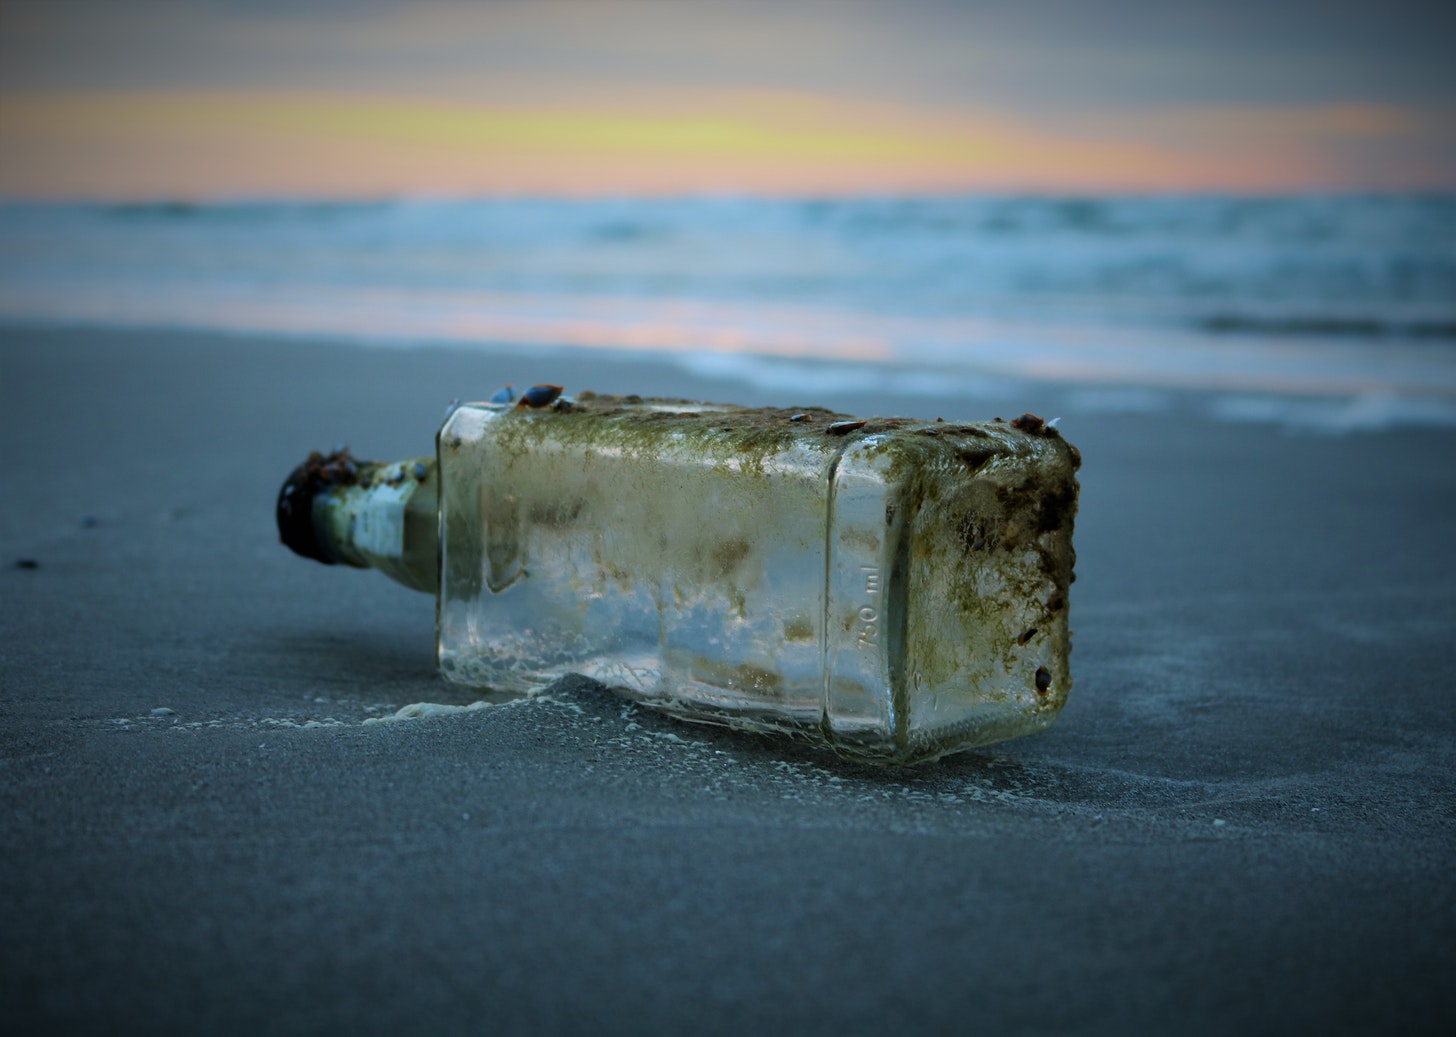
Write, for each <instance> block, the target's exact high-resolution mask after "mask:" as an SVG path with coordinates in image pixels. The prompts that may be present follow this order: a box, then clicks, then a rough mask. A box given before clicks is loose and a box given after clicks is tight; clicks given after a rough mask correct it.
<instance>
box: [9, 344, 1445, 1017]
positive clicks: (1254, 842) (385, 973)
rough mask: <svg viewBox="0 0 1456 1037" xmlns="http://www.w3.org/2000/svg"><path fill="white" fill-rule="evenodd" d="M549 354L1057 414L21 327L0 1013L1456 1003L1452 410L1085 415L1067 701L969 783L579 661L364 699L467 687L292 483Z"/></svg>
mask: <svg viewBox="0 0 1456 1037" xmlns="http://www.w3.org/2000/svg"><path fill="white" fill-rule="evenodd" d="M548 380H549V381H557V382H561V383H563V384H566V385H567V386H568V389H569V390H580V389H585V388H593V389H596V390H598V391H608V392H611V391H617V392H640V393H644V394H652V393H662V394H672V395H683V396H693V397H707V398H715V399H728V400H732V401H735V402H746V403H769V402H773V403H781V404H789V405H792V404H824V405H827V406H831V407H835V408H839V409H844V410H849V411H857V412H866V411H871V412H882V413H883V412H900V413H909V414H912V415H917V416H926V417H934V416H937V415H944V416H947V417H952V416H954V417H965V418H982V417H989V416H993V414H994V413H998V412H1001V411H1006V412H1017V413H1019V412H1020V410H1023V409H1028V408H1031V409H1036V408H1038V407H1049V406H1054V405H1056V404H1057V402H1058V400H1057V398H1056V394H1055V392H1054V391H1053V390H1051V389H1046V390H1039V391H1038V393H1039V394H1041V395H1038V394H1037V393H1034V394H1028V395H1027V396H1024V397H1022V398H1019V399H1007V400H1005V401H1002V402H1001V403H997V402H996V401H971V402H967V401H957V400H949V399H947V400H936V399H932V398H920V399H907V398H897V397H885V398H879V399H874V398H868V397H865V396H856V395H848V394H840V395H834V394H825V393H822V392H816V391H815V387H814V386H813V385H804V384H794V385H791V386H786V387H784V390H783V392H782V393H780V394H775V393H771V392H768V391H766V390H764V389H762V388H753V387H748V386H741V385H735V384H732V383H730V382H717V383H714V382H708V381H704V380H702V379H699V378H693V377H689V376H687V375H684V374H682V373H680V372H679V371H678V370H676V369H675V368H673V367H671V366H669V365H667V364H664V363H662V362H661V361H659V360H653V359H650V358H636V359H633V358H625V359H624V358H620V357H612V356H606V355H602V356H597V355H592V354H578V353H563V354H557V355H552V356H545V357H538V358H536V359H533V360H530V361H527V360H526V359H524V358H523V357H522V356H520V355H518V354H511V353H508V352H501V353H494V354H493V353H489V352H485V351H481V352H475V353H468V352H450V351H443V350H441V351H436V350H420V351H416V352H409V351H391V350H384V349H379V350H371V349H359V348H348V347H342V346H332V345H329V344H326V343H307V344H300V343H288V342H281V341H272V342H270V341H250V340H244V339H240V338H228V337H220V336H203V335H189V334H161V333H140V332H138V333H116V332H111V333H107V332H83V331H44V332H43V331H30V330H24V329H11V330H9V331H6V332H4V333H3V335H0V445H3V455H0V456H3V460H4V463H3V465H0V500H3V502H4V507H3V509H0V563H3V564H0V617H3V630H4V636H3V639H0V687H3V691H0V767H3V771H0V773H3V776H4V780H3V784H0V818H3V821H0V889H3V891H4V892H3V900H0V954H3V959H0V1026H3V1028H4V1029H5V1030H6V1031H7V1032H15V1033H20V1032H41V1031H45V1032H60V1031H71V1032H83V1031H95V1032H102V1031H108V1032H115V1031H117V1030H122V1031H131V1032H189V1033H196V1032H209V1031H211V1032H218V1031H225V1032H254V1031H264V1030H266V1031H267V1032H271V1033H302V1032H321V1031H327V1032H350V1033H392V1032H402V1031H405V1030H409V1031H413V1032H425V1031H427V1030H428V1031H432V1032H491V1033H545V1032H583V1033H585V1032H590V1033H610V1032H622V1033H626V1032H631V1033H639V1032H683V1031H684V1030H689V1029H691V1030H692V1031H693V1032H701V1033H718V1032H722V1033H745V1032H755V1031H760V1030H761V1031H765V1032H795V1033H860V1032H865V1033H869V1032H880V1033H883V1032H903V1033H932V1032H970V1031H972V1030H973V1029H974V1030H976V1031H979V1032H990V1033H996V1032H1051V1031H1066V1032H1102V1033H1126V1032H1138V1031H1143V1032H1157V1031H1163V1032H1170V1031H1174V1030H1176V1031H1178V1032H1189V1033H1196V1032H1224V1033H1226V1032H1230V1031H1236V1030H1237V1031H1244V1032H1291V1031H1294V1030H1296V1029H1301V1030H1302V1029H1306V1028H1309V1029H1314V1028H1318V1029H1319V1030H1323V1031H1325V1032H1360V1031H1363V1032H1369V1031H1371V1030H1376V1029H1379V1030H1382V1031H1396V1030H1403V1031H1407V1032H1420V1031H1425V1032H1444V1031H1447V1030H1448V1029H1449V1027H1450V1026H1451V1025H1453V1023H1456V989H1453V988H1452V987H1451V985H1450V983H1449V977H1450V974H1451V971H1452V967H1453V965H1456V893H1453V885H1452V882H1451V880H1450V872H1451V864H1452V860H1453V851H1456V838H1453V836H1456V811H1453V804H1456V797H1453V792H1456V778H1453V774H1456V740H1453V734H1456V708H1453V692H1456V677H1453V667H1452V665H1451V663H1450V661H1449V654H1448V653H1449V652H1450V651H1451V642H1452V632H1453V630H1456V590H1453V588H1456V580H1453V577H1456V551H1453V550H1452V548H1451V543H1452V533H1453V521H1452V513H1453V508H1456V464H1453V463H1452V462H1451V458H1452V456H1456V432H1453V431H1450V430H1446V431H1430V430H1427V431H1419V432H1418V431H1400V432H1376V433H1364V434H1360V435H1354V436H1346V437H1331V436H1320V435H1299V434H1291V433H1288V432H1284V431H1280V430H1279V429H1277V428H1275V427H1272V426H1269V425H1261V424H1253V423H1251V424H1215V423H1211V422H1209V421H1206V420H1203V419H1199V418H1196V417H1191V416H1186V415H1180V414H1178V413H1176V412H1175V413H1165V414H1151V415H1092V414H1071V415H1068V416H1067V418H1066V420H1064V422H1063V426H1062V427H1063V430H1064V431H1065V433H1066V434H1067V436H1068V438H1070V439H1072V440H1073V441H1074V442H1075V443H1077V444H1078V445H1079V446H1080V447H1081V449H1082V451H1083V454H1084V457H1085V459H1086V463H1085V466H1084V468H1083V471H1082V485H1083V495H1082V511H1081V515H1080V517H1079V519H1078V528H1077V546H1078V551H1079V564H1078V581H1077V583H1076V585H1075V587H1074V588H1073V598H1072V621H1073V627H1074V629H1075V631H1076V634H1075V641H1074V644H1075V648H1074V654H1073V673H1074V675H1075V678H1076V686H1075V688H1074V690H1073V692H1072V696H1071V700H1070V704H1069V705H1068V707H1067V709H1066V710H1065V712H1064V713H1063V715H1062V717H1061V719H1060V721H1059V722H1058V724H1057V725H1056V726H1055V727H1054V728H1053V729H1052V730H1051V731H1050V732H1048V733H1046V734H1043V735H1037V736H1035V737H1031V738H1027V739H1023V740H1020V741H1016V742H1010V743H1005V744H1002V745H999V746H993V747H989V748H988V749H986V750H984V751H981V752H977V753H973V754H966V755H962V756H958V757H955V758H951V759H948V760H945V761H942V762H940V763H938V764H934V765H929V766H926V767H921V768H914V769H904V770H881V769H875V768H870V767H865V766H858V765H853V764H848V763H843V762H840V761H838V760H837V759H835V758H834V757H832V756H827V755H823V754H821V753H818V752H816V751H814V750H811V749H808V748H805V747H802V746H799V745H797V744H794V743H791V742H784V741H775V740H772V739H767V738H761V737H754V736H749V735H741V734H735V733H732V732H727V731H721V730H717V729H713V728H706V727H696V726H691V725H686V724H682V723H679V722H676V721H672V720H668V719H664V718H660V717H657V716H655V715H653V714H651V713H649V712H646V711H644V710H642V709H639V708H635V707H632V706H629V705H627V704H625V703H624V702H623V701H621V700H619V699H618V698H616V697H615V696H613V695H611V694H610V693H609V692H607V691H605V690H604V689H602V688H600V687H598V686H595V685H592V684H589V683H587V682H584V681H579V680H578V681H572V680H568V681H566V682H563V683H562V684H560V685H558V686H557V687H555V688H554V689H552V691H551V692H550V693H549V694H548V695H547V696H546V697H545V698H544V699H542V700H539V701H531V702H523V703H518V704H513V705H509V706H505V707H493V708H489V709H477V710H469V711H434V715H430V716H424V717H420V718H417V719H412V720H401V721H394V722H386V723H372V724H366V723H364V721H365V720H366V719H368V718H371V717H384V716H388V715H389V714H391V713H393V712H395V711H396V710H398V709H400V708H401V707H403V706H406V705H409V704H411V703H418V702H434V703H440V704H445V705H464V704H466V703H468V702H469V701H470V697H469V696H466V695H462V694H461V692H459V691H458V690H455V689H452V688H451V687H450V686H449V685H446V684H444V683H443V682H442V681H440V680H439V679H438V678H437V677H436V676H435V674H434V671H433V664H432V654H431V648H432V642H431V635H432V622H433V613H432V603H431V601H430V599H428V598H427V597H424V596H422V595H418V594H414V593H412V592H410V591H408V590H405V589H404V588H401V587H398V586H395V585H393V584H391V583H390V582H389V581H387V580H385V579H383V578H381V577H379V576H378V575H376V574H372V573H367V572H347V571H340V570H337V569H327V568H325V567H322V566H318V565H314V564H312V563H308V562H305V561H303V560H300V559H298V558H296V557H294V556H292V555H290V554H289V553H288V552H286V551H285V550H283V549H282V548H280V547H279V546H278V544H277V543H276V534H275V532H274V529H273V526H272V521H273V519H272V506H273V497H274V495H275V493H276V492H277V488H278V485H279V484H280V482H281V481H282V479H283V477H284V476H285V475H286V474H287V472H288V471H289V469H290V468H291V467H292V466H293V465H294V464H295V463H296V462H297V461H298V460H299V459H300V458H301V457H302V455H303V454H304V453H306V452H307V451H308V450H310V449H313V448H319V447H322V448H328V447H330V446H332V445H334V444H335V443H338V442H341V441H344V442H348V443H349V444H350V445H351V446H352V447H353V448H354V449H355V450H356V452H358V453H361V454H366V455H375V456H380V457H386V458H387V457H395V456H398V457H403V456H410V455H413V454H416V453H419V452H423V451H425V450H428V448H429V443H430V437H431V435H432V433H433V431H434V428H435V426H436V423H437V422H438V420H439V418H440V416H441V414H442V412H443V409H444V406H445V404H446V403H447V402H448V401H449V400H450V399H451V398H452V397H456V396H464V397H471V396H473V397H479V396H482V395H485V394H486V393H488V392H489V391H490V390H492V389H494V388H495V387H496V386H497V385H499V384H501V383H504V382H506V381H514V382H516V383H518V384H521V383H530V382H533V381H548ZM1007 416H1011V414H1009V413H1008V414H1007ZM1048 416H1050V415H1048ZM17 563H27V564H26V565H24V566H22V565H18V564H17Z"/></svg>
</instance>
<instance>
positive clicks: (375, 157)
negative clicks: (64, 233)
mask: <svg viewBox="0 0 1456 1037" xmlns="http://www.w3.org/2000/svg"><path fill="white" fill-rule="evenodd" d="M1450 12H1456V7H1452V5H1450V4H1449V3H1447V4H1441V3H1432V2H1428V0H1385V2H1380V3H1370V2H1356V0H1322V2H1321V0H1262V2H1254V0H1224V2H1222V3H1216V4H1215V3H1205V2H1192V3H1187V2H1185V3H1179V2H1177V0H1160V2H1154V0H1102V2H1089V0H1083V2H1074V0H965V2H951V0H894V2H883V0H675V2H674V0H493V2H492V0H477V2H473V3H463V2H434V0H418V2H412V3H403V2H397V0H293V2H285V0H210V2H209V0H192V2H186V0H131V2H127V0H105V2H103V0H3V3H0V196H8V197H20V198H101V199H161V198H165V199H211V198H232V197H260V196H275V195H277V196H307V197H322V198H328V197H378V196H425V197H438V196H446V197H450V196H460V195H481V194H485V195H570V196H578V195H603V194H606V195H623V194H629V195H630V194H645V195H657V194H684V193H712V194H829V195H839V194H856V193H869V194H898V193H912V192H954V191H1016V192H1057V193H1103V192H1144V191H1154V192H1190V191H1226V192H1254V193H1265V192H1329V191H1403V190H1442V191H1451V190H1456V58H1453V57H1452V55H1456V13H1450Z"/></svg>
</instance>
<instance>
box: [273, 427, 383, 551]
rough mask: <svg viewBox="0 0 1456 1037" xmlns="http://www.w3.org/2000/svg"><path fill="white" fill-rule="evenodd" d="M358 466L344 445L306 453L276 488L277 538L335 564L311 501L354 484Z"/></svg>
mask: <svg viewBox="0 0 1456 1037" xmlns="http://www.w3.org/2000/svg"><path fill="white" fill-rule="evenodd" d="M370 464H372V462H365V465H370ZM360 467H361V465H360V463H359V462H358V461H356V460H355V459H354V457H353V456H352V455H351V454H350V453H349V448H348V447H340V448H339V449H337V450H335V451H333V452H332V453H329V454H322V453H319V452H318V451H317V450H315V451H314V452H313V453H311V454H309V455H308V457H307V458H305V459H304V461H303V463H302V464H300V465H299V466H298V467H297V468H295V469H294V470H293V471H292V472H291V473H290V474H289V476H288V479H287V480H286V481H285V482H284V483H283V487H282V489H280V490H279V491H278V512H277V515H278V539H279V540H281V541H282V542H283V543H284V544H286V545H287V546H288V548H289V549H290V550H292V551H293V552H294V553H295V554H299V555H302V556H303V557H304V558H312V559H313V560H314V561H316V562H322V563H323V564H324V565H337V564H338V562H339V560H340V559H339V557H338V556H337V554H336V553H335V552H333V551H332V550H330V547H331V546H332V545H330V544H328V543H327V542H325V541H324V540H321V539H320V537H319V530H318V526H317V525H316V524H315V522H314V515H313V512H314V507H313V506H314V501H315V500H316V499H317V498H318V497H319V496H321V495H323V494H325V493H328V492H330V491H331V490H333V489H334V488H335V487H339V486H356V485H358V483H359V472H360Z"/></svg>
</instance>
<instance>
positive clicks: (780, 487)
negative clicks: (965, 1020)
mask: <svg viewBox="0 0 1456 1037" xmlns="http://www.w3.org/2000/svg"><path fill="white" fill-rule="evenodd" d="M796 417H797V419H798V420H794V419H795V418H796ZM838 420H840V418H839V416H837V415H829V414H826V413H824V412H812V413H808V414H798V415H796V414H795V413H794V412H791V411H782V412H778V411H759V410H747V409H742V408H733V407H714V406H708V405H702V404H688V403H682V402H672V401H637V400H635V398H629V399H628V400H621V399H616V398H608V397H589V398H583V399H581V400H580V401H578V402H577V403H576V404H575V405H567V406H566V407H564V408H562V409H561V410H552V409H541V410H530V409H526V408H520V407H509V406H506V405H491V404H471V405H467V406H463V407H460V408H458V409H457V410H455V412H454V413H453V414H452V415H451V416H450V418H449V419H447V421H446V423H445V426H444V427H443V428H442V430H441V432H440V435H439V440H438V449H439V460H440V471H441V491H440V492H441V497H440V533H441V540H440V544H441V588H440V598H439V622H438V637H439V641H438V649H439V659H440V666H441V669H442V671H443V672H444V673H445V674H446V676H447V677H449V678H450V679H452V680H455V681H458V682H461V683H465V684H470V685H476V686H486V687H491V688H495V689H500V690H508V691H517V692H530V691H533V690H537V689H540V688H543V687H545V686H546V685H548V684H550V683H551V682H552V681H554V680H556V679H557V678H558V677H560V676H562V675H564V674H566V673H572V672H574V673H583V674H586V675H587V676H590V677H593V678H595V679H597V680H600V681H602V682H603V683H605V684H608V685H611V686H613V687H615V688H617V689H619V690H621V691H623V692H624V693H625V694H627V695H629V696H631V697H633V698H636V699H638V700H641V701H643V702H645V703H647V704H649V705H652V706H655V707H657V708H661V709H664V710H667V711H669V712H672V713H675V714H677V715H679V716H682V717H685V718H687V719H692V720H700V721H708V722H714V723H722V724H730V725H736V726H744V727H749V728H773V729H781V730H790V731H794V732H798V733H801V734H804V735H807V736H809V737H813V738H816V739H820V740H824V741H828V742H830V743H831V744H833V745H835V746H836V747H838V748H840V749H842V750H844V751H847V752H852V753H856V754H860V755H865V756H871V757H875V758H880V759H886V760H907V761H908V760H913V759H919V758H925V757H932V756H936V755H940V754H942V753H944V752H948V751H954V750H955V749H960V748H964V747H967V746H969V745H975V744H981V743H984V742H988V741H994V740H996V739H999V738H1005V737H1010V736H1012V735H1016V734H1021V733H1025V732H1027V731H1031V730H1035V729H1037V728H1039V727H1041V726H1044V725H1045V724H1046V723H1049V722H1050V720H1051V719H1052V717H1053V716H1054V715H1055V713H1056V710H1057V709H1058V708H1059V707H1060V705H1061V703H1062V702H1063V701H1064V700H1065V696H1066V691H1067V688H1068V686H1069V685H1070V677H1069V675H1068V671H1067V665H1066V656H1067V648H1068V644H1067V641H1068V638H1067V625H1066V591H1067V584H1068V582H1069V581H1070V576H1071V516H1072V512H1073V511H1074V509H1075V493H1076V484H1075V480H1074V479H1073V477H1072V471H1073V469H1074V467H1075V455H1074V453H1073V452H1072V451H1071V450H1070V448H1069V447H1067V445H1066V444H1065V443H1064V442H1062V441H1061V440H1060V439H1059V438H1058V437H1056V436H1055V434H1054V433H1053V434H1051V435H1042V436H1031V435H1026V434H1023V433H1022V432H1019V431H1016V430H1013V429H1011V428H1009V427H1007V426H1005V425H1001V426H996V425H987V426H954V427H951V426H944V425H926V424H922V423H913V422H896V421H882V422H876V421H872V422H869V423H866V424H864V425H862V426H856V427H854V428H851V429H847V430H846V429H844V428H843V427H842V426H838V427H836V426H835V425H834V423H835V422H836V421H838ZM1053 512H1055V514H1053Z"/></svg>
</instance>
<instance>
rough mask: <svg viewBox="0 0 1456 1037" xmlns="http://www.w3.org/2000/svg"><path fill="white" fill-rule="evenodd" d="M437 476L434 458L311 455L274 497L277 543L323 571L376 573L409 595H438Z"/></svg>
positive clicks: (343, 451) (338, 453) (341, 452)
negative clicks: (345, 568)
mask: <svg viewBox="0 0 1456 1037" xmlns="http://www.w3.org/2000/svg"><path fill="white" fill-rule="evenodd" d="M439 483H440V479H439V471H438V467H437V465H436V463H435V459H434V458H433V457H420V458H412V459H410V460H407V461H395V462H392V463H383V462H379V461H360V460H357V459H355V458H354V457H352V456H351V455H350V454H349V451H348V450H347V449H341V450H336V451H334V452H333V453H331V454H327V455H325V454H320V453H317V452H315V453H313V454H310V455H309V456H308V459H307V460H305V461H304V462H303V464H301V465H299V466H298V467H297V468H295V469H294V470H293V473H292V474H291V475H289V477H288V480H287V481H286V482H285V483H284V484H283V488H282V489H281V490H280V491H279V493H278V537H279V539H280V540H282V541H283V543H284V544H286V545H287V546H288V547H289V548H291V549H292V550H293V551H294V553H296V554H299V555H302V556H303V557H305V558H312V559H314V560H315V561H318V562H322V563H323V564H325V565H349V566H353V567H355V568H359V569H378V570H379V571H380V572H382V573H384V574H385V575H386V576H388V577H389V578H390V579H393V580H395V581H397V582H399V583H402V584H404V585H405V586H406V587H410V588H412V589H414V590H418V591H424V592H426V593H429V594H433V593H435V592H436V591H437V589H438V588H439V582H440V568H439Z"/></svg>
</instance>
